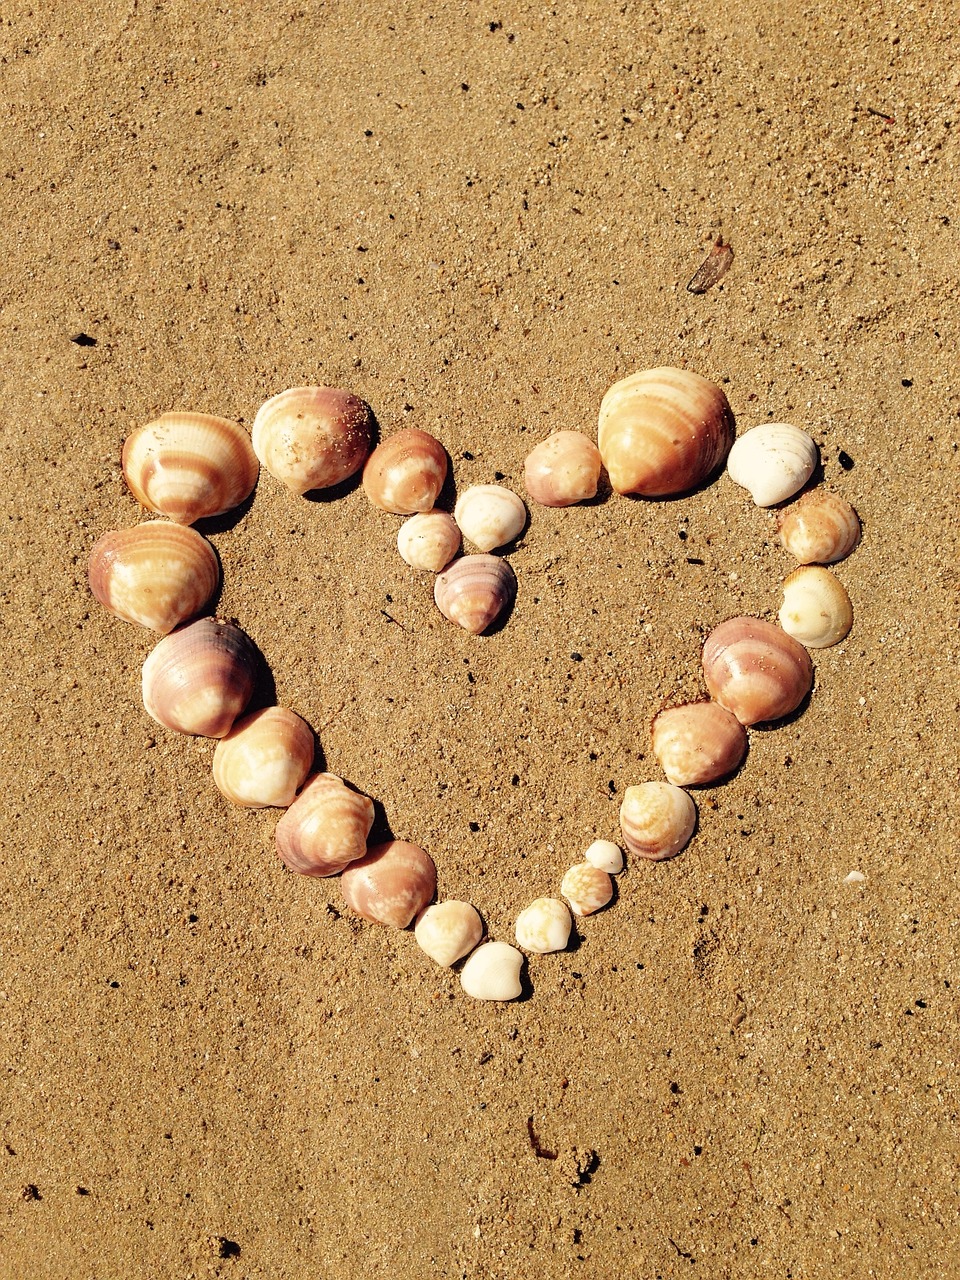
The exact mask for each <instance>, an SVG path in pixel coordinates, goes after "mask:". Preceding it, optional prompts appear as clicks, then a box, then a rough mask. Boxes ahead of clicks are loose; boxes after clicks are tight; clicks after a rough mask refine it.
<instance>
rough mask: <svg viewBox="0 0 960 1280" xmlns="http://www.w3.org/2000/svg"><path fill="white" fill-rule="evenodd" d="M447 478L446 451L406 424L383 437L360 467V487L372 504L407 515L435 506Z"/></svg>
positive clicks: (436, 441) (397, 513) (434, 440)
mask: <svg viewBox="0 0 960 1280" xmlns="http://www.w3.org/2000/svg"><path fill="white" fill-rule="evenodd" d="M446 478H447V451H446V450H445V449H444V447H443V445H442V444H441V443H440V441H439V440H436V439H434V437H433V436H431V435H428V434H427V432H426V431H418V430H417V429H416V428H415V427H408V428H406V429H404V430H403V431H397V432H396V433H395V434H394V435H392V436H387V438H386V440H384V441H382V442H381V443H380V444H378V445H377V447H376V449H374V451H373V453H371V455H370V457H369V458H368V459H367V464H366V466H365V467H364V468H363V489H364V492H365V493H366V495H367V497H368V498H369V499H370V501H371V502H372V503H373V505H374V506H375V507H380V508H381V510H383V511H391V512H393V513H394V514H396V515H402V516H409V515H413V514H414V512H417V511H430V510H431V509H432V508H433V507H434V506H436V502H437V498H438V497H439V496H440V490H441V489H442V488H443V483H444V481H445V480H446Z"/></svg>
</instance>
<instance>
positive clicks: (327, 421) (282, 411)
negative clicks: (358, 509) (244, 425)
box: [252, 387, 373, 493]
mask: <svg viewBox="0 0 960 1280" xmlns="http://www.w3.org/2000/svg"><path fill="white" fill-rule="evenodd" d="M252 434H253V448H254V452H255V453H256V455H257V457H258V458H259V459H260V461H261V462H262V463H263V465H264V466H265V467H266V468H267V470H268V471H269V472H270V474H271V475H272V476H274V477H275V478H276V479H277V480H279V481H280V483H281V484H284V485H286V486H287V488H288V489H289V490H290V491H291V492H292V493H308V492H310V491H311V490H313V489H328V488H330V486H331V485H335V484H340V483H341V482H342V481H344V480H346V479H348V478H349V477H350V476H352V475H353V474H354V473H355V472H357V471H359V470H360V468H361V467H362V466H363V464H364V462H365V461H366V459H367V455H368V454H369V453H370V447H371V444H372V438H373V410H372V409H371V408H370V406H369V405H368V404H367V403H366V401H365V400H361V399H360V397H359V396H355V395H353V394H352V393H351V392H349V391H342V390H340V388H339V387H290V388H289V389H288V390H287V391H281V392H280V393H279V394H278V395H275V396H272V397H271V398H270V399H269V400H268V401H267V402H266V404H263V405H261V406H260V408H259V409H258V411H257V416H256V417H255V418H254V420H253V433H252Z"/></svg>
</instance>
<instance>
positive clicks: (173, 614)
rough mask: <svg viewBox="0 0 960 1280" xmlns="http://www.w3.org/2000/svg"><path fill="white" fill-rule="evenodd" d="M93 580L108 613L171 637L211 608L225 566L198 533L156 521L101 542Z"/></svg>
mask: <svg viewBox="0 0 960 1280" xmlns="http://www.w3.org/2000/svg"><path fill="white" fill-rule="evenodd" d="M88 576H89V579H90V590H91V591H92V592H93V594H94V595H95V596H96V598H97V599H98V600H99V601H100V603H101V604H102V605H103V606H104V608H106V609H109V610H110V612H111V613H112V614H115V615H116V617H118V618H123V619H125V620H126V621H127V622H137V623H139V624H140V625H141V626H143V627H149V628H150V630H151V631H159V633H160V634H161V635H164V636H165V635H167V633H168V632H170V631H173V629H174V628H175V627H178V626H179V625H180V623H181V622H186V621H187V619H188V618H193V617H195V616H196V615H197V614H198V613H200V612H201V610H202V609H203V607H204V605H206V604H207V603H208V602H209V600H210V599H211V597H212V596H213V595H214V593H215V591H216V589H217V587H218V585H219V583H220V562H219V560H218V559H217V553H216V552H215V551H214V549H213V547H212V546H211V545H210V543H209V542H208V541H207V540H206V538H204V537H201V535H200V534H199V533H197V531H196V529H191V528H189V527H187V526H186V525H181V524H170V523H169V522H168V521H166V520H150V521H148V522H147V523H146V524H140V525H136V526H134V527H133V528H131V529H116V530H113V531H112V532H110V533H105V534H104V535H103V537H102V538H99V539H98V540H97V541H96V542H95V543H94V545H93V549H92V550H91V552H90V562H89V565H88Z"/></svg>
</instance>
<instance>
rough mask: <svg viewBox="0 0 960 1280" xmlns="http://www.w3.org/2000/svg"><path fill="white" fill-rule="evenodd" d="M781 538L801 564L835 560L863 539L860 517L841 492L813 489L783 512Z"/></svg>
mask: <svg viewBox="0 0 960 1280" xmlns="http://www.w3.org/2000/svg"><path fill="white" fill-rule="evenodd" d="M778 524H779V529H780V541H781V542H782V543H783V545H784V546H785V547H786V549H787V550H788V551H789V552H790V554H791V555H792V556H793V558H794V559H795V560H797V561H799V563H800V564H836V563H837V561H838V560H844V559H846V557H847V556H848V555H849V554H850V552H851V551H853V550H854V549H855V548H856V546H857V543H858V542H859V541H860V517H859V516H858V515H857V513H856V511H855V510H854V508H853V507H852V506H851V505H850V503H849V502H848V501H847V500H846V498H841V497H840V495H839V493H833V492H832V491H831V490H830V489H811V491H810V492H809V493H805V494H804V495H803V497H802V498H800V499H799V501H797V502H794V503H793V504H792V506H789V507H787V508H786V509H785V510H784V511H782V512H781V513H780V518H779V521H778Z"/></svg>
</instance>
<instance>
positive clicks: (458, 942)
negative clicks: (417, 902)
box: [413, 898, 483, 969]
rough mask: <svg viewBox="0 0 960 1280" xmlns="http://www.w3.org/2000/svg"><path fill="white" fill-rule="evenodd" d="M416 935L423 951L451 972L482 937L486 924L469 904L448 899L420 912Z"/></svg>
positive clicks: (415, 928)
mask: <svg viewBox="0 0 960 1280" xmlns="http://www.w3.org/2000/svg"><path fill="white" fill-rule="evenodd" d="M413 934H414V937H415V938H416V940H417V945H418V946H419V947H420V950H421V951H424V952H426V954H427V955H428V956H429V957H430V959H431V960H433V961H434V963H436V964H439V965H443V967H444V968H447V969H448V968H449V967H450V966H451V965H452V964H456V963H457V961H458V960H462V959H463V957H464V956H465V955H467V954H468V953H469V952H471V951H472V950H473V948H474V947H475V946H476V945H477V943H478V942H479V941H480V939H481V938H482V937H483V921H482V920H481V919H480V916H479V914H478V913H477V911H476V910H475V908H473V907H472V906H471V905H470V903H469V902H459V901H458V900H457V899H456V898H448V899H447V900H446V901H445V902H435V903H434V904H433V906H432V907H427V908H426V910H425V911H421V912H420V914H419V915H418V916H417V923H416V925H415V926H414V930H413Z"/></svg>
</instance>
